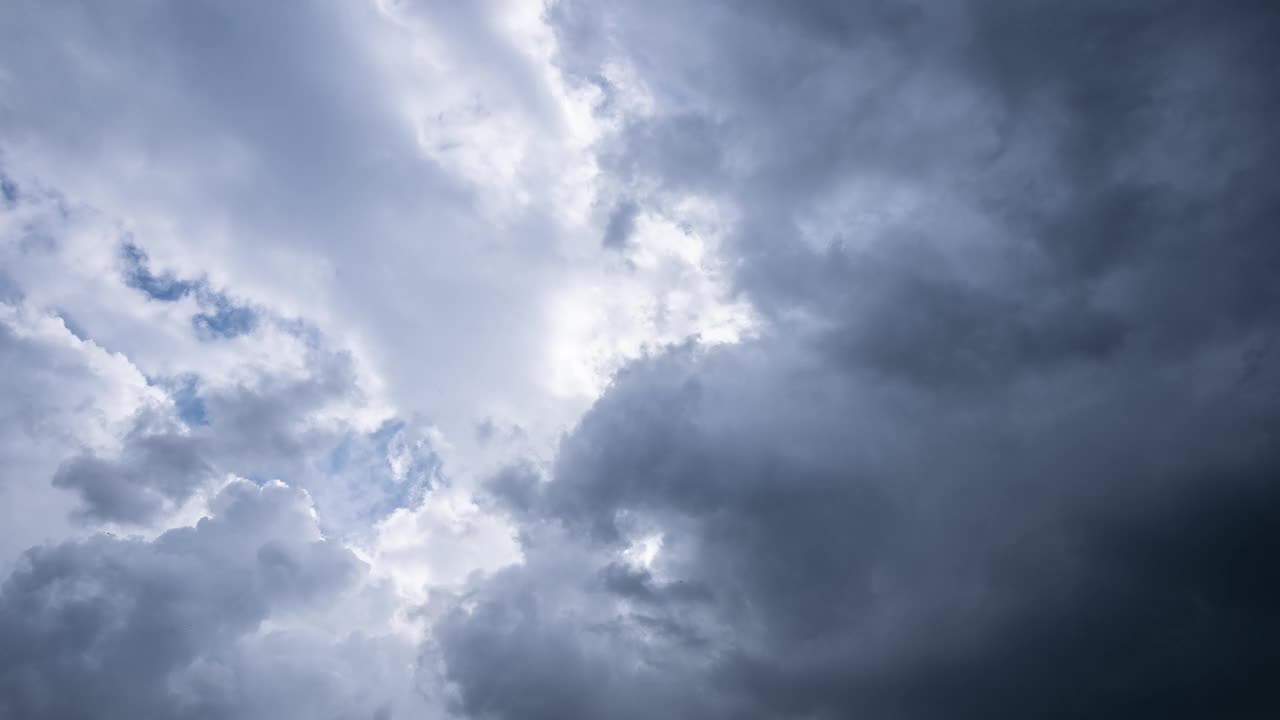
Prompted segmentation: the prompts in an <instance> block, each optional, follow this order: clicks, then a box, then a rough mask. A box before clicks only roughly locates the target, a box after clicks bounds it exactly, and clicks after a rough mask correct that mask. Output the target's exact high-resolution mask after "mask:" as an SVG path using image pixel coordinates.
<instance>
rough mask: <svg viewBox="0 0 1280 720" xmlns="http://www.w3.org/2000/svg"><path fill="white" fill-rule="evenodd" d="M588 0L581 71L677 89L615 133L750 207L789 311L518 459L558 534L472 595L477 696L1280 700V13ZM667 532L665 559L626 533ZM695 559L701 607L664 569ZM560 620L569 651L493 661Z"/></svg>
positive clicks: (471, 660)
mask: <svg viewBox="0 0 1280 720" xmlns="http://www.w3.org/2000/svg"><path fill="white" fill-rule="evenodd" d="M552 18H553V21H554V22H555V23H556V24H557V28H558V31H559V33H560V38H561V43H560V47H561V49H562V52H563V53H564V59H563V62H564V63H565V67H566V72H568V73H569V74H570V75H572V76H576V77H578V78H580V79H581V80H582V81H583V82H601V80H600V78H606V77H607V76H608V73H609V68H611V67H617V66H624V67H628V68H631V71H632V73H633V74H632V76H631V77H632V78H633V80H632V81H633V82H634V83H636V84H638V85H640V86H642V87H643V88H644V91H645V92H646V93H647V94H648V95H649V96H650V97H652V98H653V102H652V104H651V109H650V110H649V111H648V114H647V115H641V116H639V117H627V116H626V115H625V114H624V115H623V117H622V118H621V120H620V130H619V132H618V133H617V134H616V135H615V136H613V137H611V138H610V139H609V140H608V141H607V142H606V143H604V148H603V151H602V152H603V153H604V160H603V162H604V163H605V164H606V166H607V167H609V168H610V170H611V171H612V172H614V173H616V174H617V176H619V177H621V178H622V179H623V180H622V182H624V183H626V184H631V185H640V186H646V187H650V188H652V190H651V192H650V196H651V197H650V199H652V200H654V201H657V202H659V203H661V202H663V201H664V200H665V201H666V202H671V199H672V198H678V197H680V196H681V195H683V194H687V193H705V194H707V195H708V196H710V197H714V198H716V202H718V203H721V204H722V205H725V206H727V207H728V211H727V215H730V216H735V217H737V218H739V221H738V222H737V223H736V225H735V228H734V231H733V232H732V233H731V235H730V244H729V246H728V247H729V252H730V253H733V254H735V255H736V256H737V257H739V258H740V262H739V263H738V264H737V266H736V268H737V273H736V277H735V280H736V282H737V284H738V286H739V287H740V288H741V289H742V290H743V291H744V292H745V293H747V295H748V296H749V297H750V299H751V300H752V302H753V303H754V305H755V307H756V308H757V310H758V311H759V312H761V313H762V315H763V316H764V318H765V320H766V322H767V329H766V330H764V331H763V333H762V337H761V338H760V339H758V340H754V341H747V342H744V343H741V344H738V345H731V346H726V347H722V348H714V349H707V348H698V347H689V348H683V349H678V350H671V351H667V352H665V353H658V354H656V355H655V356H654V357H652V358H650V359H647V360H643V361H640V362H637V363H635V364H633V365H632V366H631V367H629V368H628V369H626V370H625V371H623V372H621V373H620V374H619V375H618V376H617V377H616V378H615V381H614V383H613V385H612V386H611V387H610V388H609V390H608V391H607V392H606V393H605V395H604V396H603V397H602V398H601V399H600V400H599V401H598V402H597V403H596V404H595V406H594V407H593V408H592V409H591V411H590V412H588V413H587V415H586V416H585V417H584V418H583V420H582V421H581V423H580V424H579V425H578V427H577V428H576V429H575V430H574V432H573V433H571V434H570V435H568V436H567V437H566V438H565V439H564V441H563V442H562V444H561V446H560V449H559V453H558V456H557V460H556V462H555V464H554V467H553V470H552V472H551V479H550V481H549V482H546V483H538V482H529V481H521V480H519V475H518V474H513V473H508V474H505V475H502V476H500V477H499V478H496V479H495V481H494V482H493V484H492V485H491V488H492V492H494V493H495V494H496V495H497V496H498V497H499V498H501V499H502V501H503V506H504V507H506V508H508V511H509V512H511V513H512V515H513V517H515V518H517V519H518V520H519V522H520V523H521V527H522V538H523V539H524V543H525V554H526V558H527V565H526V567H525V568H522V569H513V570H509V571H506V572H507V573H508V574H509V575H510V576H512V577H508V576H505V575H504V576H495V577H493V578H491V579H489V580H486V581H480V582H479V583H478V585H477V588H476V590H475V591H474V592H475V594H474V595H473V596H470V597H469V599H468V601H467V602H468V603H472V604H474V607H475V608H476V609H474V610H472V611H470V612H469V613H468V612H465V611H459V612H458V613H456V614H455V615H453V616H451V617H449V618H448V619H447V620H446V621H445V622H444V623H443V624H442V625H441V626H440V627H439V629H438V632H441V633H442V634H443V637H445V638H446V642H445V643H444V652H445V655H446V659H447V661H448V666H449V668H450V669H451V670H450V672H451V677H453V679H454V680H455V681H456V682H458V683H459V684H460V686H461V693H462V697H463V698H464V699H465V700H466V701H467V703H469V704H467V705H466V708H467V709H468V710H470V711H471V712H472V714H473V716H475V717H510V718H515V717H524V716H528V715H529V714H531V713H532V714H537V713H543V714H545V715H547V716H557V715H558V716H567V717H590V716H598V715H610V716H621V717H626V716H629V714H631V715H635V714H640V715H643V714H645V713H648V714H652V713H653V712H657V710H656V708H658V707H661V708H662V709H661V712H662V713H663V714H664V715H666V716H670V717H727V716H747V717H824V718H825V717H849V716H855V715H860V716H867V717H884V718H928V717H938V716H948V717H1021V716H1025V715H1028V714H1034V715H1038V716H1048V717H1076V716H1079V715H1082V714H1103V715H1117V716H1121V715H1135V714H1159V715H1163V716H1177V717H1181V716H1186V717H1197V716H1202V715H1206V714H1214V715H1225V716H1230V717H1254V716H1260V715H1265V714H1267V713H1268V712H1273V711H1274V710H1275V708H1276V707H1277V704H1278V703H1280V698H1277V696H1276V695H1275V693H1273V692H1270V691H1269V690H1267V689H1266V688H1265V686H1264V684H1263V683H1261V681H1260V679H1261V678H1262V677H1264V676H1265V674H1266V668H1268V667H1269V665H1270V664H1272V663H1273V662H1274V660H1275V658H1274V657H1273V655H1274V654H1273V653H1272V651H1271V650H1270V649H1269V648H1270V647H1271V646H1272V645H1274V642H1275V640H1276V638H1275V637H1274V630H1275V628H1276V617H1275V613H1274V612H1272V611H1271V610H1270V608H1271V607H1272V606H1273V600H1274V597H1275V595H1276V592H1277V589H1278V588H1280V584H1278V583H1277V582H1276V579H1275V577H1274V573H1271V572H1269V571H1267V570H1265V568H1264V567H1263V566H1262V565H1261V564H1259V563H1260V562H1261V561H1260V560H1259V561H1257V562H1255V561H1252V560H1247V559H1245V558H1248V557H1255V558H1264V557H1266V556H1267V555H1268V554H1269V553H1271V552H1273V551H1274V550H1275V549H1276V548H1277V546H1278V544H1280V536H1278V535H1277V533H1276V532H1275V530H1274V528H1275V527H1276V523H1275V517H1276V511H1277V506H1276V501H1277V498H1276V491H1275V483H1274V482H1273V478H1274V476H1275V473H1276V470H1277V467H1278V466H1277V462H1280V457H1277V455H1276V454H1275V451H1274V449H1273V446H1274V436H1275V430H1276V427H1277V421H1280V414H1278V413H1277V407H1276V405H1275V403H1274V398H1275V397H1276V392H1277V389H1280V388H1278V387H1277V382H1278V381H1280V377H1277V376H1276V375H1275V373H1274V372H1271V371H1270V370H1267V371H1262V370H1261V366H1260V365H1258V364H1257V363H1256V362H1254V361H1252V360H1250V359H1249V358H1250V357H1256V356H1258V354H1259V353H1262V354H1263V355H1265V353H1266V351H1265V350H1264V349H1263V348H1266V347H1269V346H1270V344H1271V342H1272V336H1273V335H1274V328H1275V323H1276V320H1277V319H1278V318H1280V303H1277V296H1276V295H1275V293H1274V292H1273V291H1272V289H1271V288H1272V286H1273V284H1274V283H1272V282H1271V275H1272V269H1274V266H1275V264H1276V260H1277V255H1276V253H1275V251H1274V248H1273V243H1271V242H1270V240H1269V237H1270V235H1271V233H1270V230H1269V228H1270V225H1271V224H1272V222H1271V221H1272V220H1274V212H1273V211H1272V208H1274V206H1275V203H1276V200H1277V199H1278V198H1280V183H1277V182H1276V179H1275V176H1274V173H1273V172H1272V171H1271V170H1270V169H1269V168H1270V166H1271V165H1272V164H1274V162H1275V160H1276V150H1277V147H1276V145H1275V143H1274V142H1272V141H1271V140H1270V139H1269V136H1268V135H1267V134H1266V133H1264V132H1261V131H1260V130H1261V126H1260V125H1259V124H1258V123H1259V122H1260V121H1261V117H1263V114H1264V113H1265V112H1266V110H1265V109H1266V108H1274V107H1275V103H1276V100H1277V98H1278V97H1280V95H1278V94H1277V93H1276V91H1275V87H1274V83H1272V82H1271V81H1270V79H1269V76H1268V75H1267V72H1266V70H1265V69H1264V68H1265V67H1266V59H1267V58H1269V57H1271V56H1272V53H1271V51H1270V50H1269V49H1267V48H1268V47H1269V46H1267V45H1266V44H1265V42H1264V41H1263V39H1262V38H1263V36H1264V35H1265V32H1264V31H1262V30H1261V28H1263V27H1271V28H1274V26H1275V23H1276V22H1277V20H1280V18H1277V17H1276V16H1275V15H1274V14H1271V13H1267V12H1265V11H1262V10H1261V9H1260V8H1259V7H1256V6H1248V5H1247V4H1239V5H1235V4H1228V5H1224V6H1215V8H1214V9H1213V10H1209V9H1190V8H1187V9H1179V10H1174V9H1170V8H1167V7H1166V6H1163V5H1157V4H1150V5H1146V4H1141V3H1139V4H1136V5H1130V6H1127V7H1126V8H1124V9H1120V10H1115V9H1111V8H1103V7H1101V6H1100V5H1098V6H1095V5H1093V4H1088V3H1086V4H1083V5H1081V4H1076V5H1071V6H1069V7H1068V6H1052V7H1050V6H1048V5H1037V6H1036V7H1035V8H1027V9H1025V10H1019V9H1010V8H1007V7H1005V6H998V5H997V4H994V3H993V4H987V3H969V4H965V5H963V6H955V7H954V8H952V9H943V8H932V7H928V8H926V7H923V6H913V5H911V4H908V3H866V4H848V3H839V4H835V3H833V4H821V3H817V4H809V5H805V6H804V7H800V6H795V5H790V4H781V3H777V4H775V3H757V4H753V5H751V6H750V7H749V8H742V7H739V6H734V8H733V9H732V10H730V9H729V8H728V7H727V6H720V5H716V4H704V5H697V6H684V5H676V4H672V5H669V6H664V7H662V8H661V9H660V10H655V9H654V8H653V7H652V6H651V5H644V6H643V7H642V6H641V5H640V4H638V3H636V4H633V3H627V2H618V3H607V4H597V3H574V2H564V3H559V4H558V5H557V6H556V7H555V8H554V9H553V11H552ZM708 37H715V38H716V39H717V40H716V42H714V43H708V42H707V41H706V40H707V38H708ZM1228 78H1229V79H1228ZM605 82H607V81H605ZM646 202H648V201H646ZM1246 368H1253V370H1248V369H1246ZM1246 378H1247V379H1246ZM655 532H656V533H659V534H660V536H661V537H662V545H661V550H660V551H659V552H658V553H657V555H656V558H655V559H654V561H653V563H652V566H651V567H646V568H644V569H643V570H637V569H627V568H628V566H626V565H619V564H618V563H619V562H621V560H619V558H622V557H625V556H626V554H627V552H628V548H630V547H632V546H633V545H634V544H635V543H636V542H637V540H638V538H642V537H645V536H647V535H650V534H653V533H655ZM1246 548H1247V549H1248V550H1246ZM1255 553H1256V554H1255ZM569 557H572V558H575V559H576V560H577V563H576V565H575V566H572V567H571V569H561V571H560V572H558V573H557V572H552V571H550V570H548V569H547V568H546V567H545V566H544V565H542V564H540V563H546V564H551V565H554V564H555V563H556V562H557V558H569ZM514 577H518V580H517V579H513V578H514ZM599 578H604V582H603V583H602V582H600V581H599ZM655 579H656V580H655ZM680 582H684V583H690V584H696V586H697V587H700V588H705V589H706V593H705V595H700V597H701V606H699V605H697V604H695V605H694V606H692V607H695V608H698V607H701V609H699V610H696V611H690V610H686V609H684V608H681V609H680V610H675V609H672V608H670V607H664V606H663V605H662V604H658V603H655V602H654V601H653V599H654V597H655V595H654V594H655V592H657V590H656V589H657V588H659V587H671V586H673V584H675V583H680ZM464 607H471V605H464ZM554 607H561V608H570V610H562V611H559V612H557V611H554V610H551V608H554ZM516 608H519V610H516ZM512 618H519V619H518V620H512ZM604 618H608V619H609V620H607V621H606V620H604ZM604 627H608V628H609V631H608V632H605V631H604V630H602V628H604ZM602 635H606V636H607V637H609V638H611V642H612V643H613V644H611V645H610V646H609V649H608V651H607V652H600V653H599V654H594V653H595V652H597V651H596V650H595V648H597V647H598V646H599V645H600V643H601V642H602V640H601V639H600V638H601V636H602ZM693 638H697V639H698V640H699V642H691V641H690V640H691V639H693ZM540 655H541V656H547V657H556V658H560V659H561V661H560V662H559V663H558V666H559V667H561V668H563V671H562V672H560V673H557V674H555V675H553V676H543V675H540V674H537V673H529V674H528V675H527V676H526V677H527V678H531V679H532V684H531V685H529V686H526V685H522V684H517V682H523V680H522V681H514V680H508V681H506V684H498V681H497V680H496V679H495V678H494V676H492V675H487V674H485V673H483V672H481V671H479V670H478V669H476V668H477V665H476V663H478V662H480V661H482V660H488V661H495V662H496V660H494V659H495V658H500V657H508V656H516V657H537V656H540ZM582 657H586V658H589V659H586V660H582V659H579V658H582ZM601 664H603V665H605V666H606V667H607V668H608V669H607V670H602V669H601V667H600V665H601ZM604 678H609V680H605V679H604ZM609 682H615V683H620V684H621V685H622V688H614V687H612V686H609V685H608V683H609ZM601 685H605V686H609V687H610V692H609V695H608V699H593V698H595V696H593V695H592V694H591V693H590V691H589V690H588V688H596V687H599V686H601ZM635 689H643V692H641V693H640V695H639V696H636V695H632V694H629V692H628V691H630V690H635ZM695 698H696V699H695ZM639 708H643V709H639Z"/></svg>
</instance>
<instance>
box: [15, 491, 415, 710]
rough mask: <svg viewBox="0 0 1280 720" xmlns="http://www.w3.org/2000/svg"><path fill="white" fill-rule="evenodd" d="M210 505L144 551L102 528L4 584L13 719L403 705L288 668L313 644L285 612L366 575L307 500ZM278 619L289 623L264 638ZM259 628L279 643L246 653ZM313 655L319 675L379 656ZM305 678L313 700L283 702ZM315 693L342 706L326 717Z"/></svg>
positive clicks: (265, 496)
mask: <svg viewBox="0 0 1280 720" xmlns="http://www.w3.org/2000/svg"><path fill="white" fill-rule="evenodd" d="M214 506H215V513H214V515H212V516H211V517H208V518H205V519H203V520H201V521H200V522H199V523H197V524H196V525H194V526H192V527H183V528H177V529H174V530H170V531H168V532H166V533H164V534H162V535H160V536H159V537H157V538H156V539H155V540H152V541H149V542H148V541H141V540H131V539H120V538H115V537H109V536H104V535H97V536H93V537H91V538H87V539H84V540H81V541H77V542H68V543H63V544H60V545H56V546H48V547H42V548H37V549H34V550H32V551H31V552H30V553H28V555H27V556H26V558H25V560H24V563H23V565H22V567H20V568H19V569H18V570H17V571H16V572H15V573H14V574H13V575H12V576H10V577H9V578H8V579H7V580H6V581H5V583H4V585H3V588H2V589H0V637H3V647H4V650H3V651H2V652H0V688H3V692H0V710H3V713H4V714H5V716H7V717H8V716H12V717H28V718H54V717H57V718H79V717H110V718H124V717H134V716H137V715H138V714H142V715H151V716H163V717H175V718H176V717H192V718H195V717H254V716H259V715H261V714H263V713H265V712H273V713H275V714H276V715H277V716H279V717H313V716H314V713H315V712H317V711H323V712H326V713H330V714H331V716H333V717H356V716H360V717H372V716H374V715H375V713H377V712H378V711H379V708H380V704H381V705H384V706H385V705H386V704H389V703H390V702H391V701H392V698H378V699H372V698H366V697H363V696H362V694H361V693H360V692H358V691H351V690H349V689H344V688H343V687H342V684H343V683H344V676H345V677H352V678H355V677H360V675H359V673H358V672H354V671H353V672H352V673H351V675H349V676H346V674H345V672H334V673H331V674H327V675H316V674H311V673H310V672H309V671H307V670H300V669H298V668H296V667H293V666H291V664H293V663H296V660H295V659H291V658H290V657H289V653H290V652H291V649H294V648H300V647H301V645H300V643H305V642H306V640H305V636H300V637H298V636H295V634H294V633H293V632H291V631H289V630H287V629H286V628H287V627H288V617H289V615H290V614H294V613H298V612H305V611H306V609H307V608H313V607H323V606H325V605H327V604H331V603H334V602H336V601H337V600H338V599H340V598H341V597H342V596H343V595H344V594H347V593H351V592H354V591H355V588H357V587H358V585H359V582H360V578H361V577H362V575H363V574H364V572H365V568H364V566H363V564H362V563H361V562H360V561H359V560H357V559H356V558H355V557H354V556H353V555H352V554H351V553H350V552H349V551H348V550H346V549H345V548H343V547H341V546H340V545H337V544H336V543H334V542H332V541H329V540H326V539H325V538H324V537H323V536H322V535H321V534H320V532H319V529H318V528H317V527H316V523H315V519H314V514H313V512H312V511H311V505H310V502H309V500H308V499H307V497H306V495H305V493H302V492H300V491H297V490H294V489H291V488H289V487H287V486H285V485H283V484H280V483H273V484H269V485H266V486H262V487H257V486H254V485H253V484H252V483H249V482H247V481H244V480H237V481H234V482H232V483H231V484H229V485H228V486H227V487H226V488H224V489H223V490H222V491H221V492H220V493H219V494H218V496H217V497H216V498H215V500H214ZM268 620H273V621H274V622H276V623H277V624H281V629H278V630H272V631H266V630H265V626H264V622H266V621H268ZM264 632H265V634H266V635H265V637H266V638H267V639H269V642H271V643H272V644H273V645H274V646H275V647H274V650H273V651H271V652H265V651H263V652H261V653H260V654H253V655H245V650H246V647H245V646H246V645H248V646H250V647H252V646H253V645H256V644H257V643H258V641H257V640H256V639H255V637H256V636H258V634H259V633H264ZM313 650H314V651H315V652H317V653H318V654H319V657H317V658H316V659H315V664H310V663H309V664H308V665H309V667H318V665H319V663H320V662H329V663H331V665H332V666H333V667H334V668H335V669H336V668H343V667H344V666H346V665H347V663H348V662H352V663H354V662H355V659H356V656H359V657H361V658H367V659H368V660H370V661H372V662H378V655H377V653H380V652H383V649H382V648H380V647H379V645H378V641H377V640H376V639H375V638H368V637H366V638H360V637H359V636H352V637H350V638H349V639H348V640H347V642H346V643H345V644H340V645H336V646H335V645H330V644H325V645H323V646H320V647H315V648H313ZM330 653H341V654H338V655H334V656H332V657H331V658H330V657H328V655H329V654H330ZM370 653H372V654H370ZM344 655H345V656H347V657H345V658H344ZM321 657H323V658H325V659H324V660H321V659H320V658H321ZM303 679H306V680H308V681H309V682H310V689H309V691H308V692H307V693H305V694H302V695H294V696H293V697H291V698H290V699H289V702H288V703H287V704H278V703H274V702H272V701H273V700H276V698H273V697H272V692H271V686H272V685H273V684H275V683H281V684H283V685H284V686H285V687H294V688H296V687H298V686H297V685H296V683H297V682H298V681H300V680H303ZM308 696H310V697H313V698H320V699H332V700H337V701H340V703H341V704H336V705H330V706H327V707H323V708H320V707H317V706H315V705H313V704H311V702H310V701H309V699H308ZM346 703H350V704H346ZM382 712H384V713H385V712H387V711H386V710H382Z"/></svg>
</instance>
